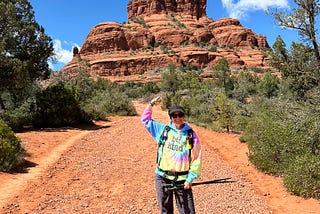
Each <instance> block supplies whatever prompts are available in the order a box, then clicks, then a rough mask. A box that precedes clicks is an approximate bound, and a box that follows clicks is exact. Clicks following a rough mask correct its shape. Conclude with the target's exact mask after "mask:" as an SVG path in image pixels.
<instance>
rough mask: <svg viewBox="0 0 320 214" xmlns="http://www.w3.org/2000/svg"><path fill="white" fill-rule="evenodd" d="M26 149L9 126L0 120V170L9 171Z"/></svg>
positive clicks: (21, 157)
mask: <svg viewBox="0 0 320 214" xmlns="http://www.w3.org/2000/svg"><path fill="white" fill-rule="evenodd" d="M25 156H26V151H25V149H24V148H23V146H22V144H21V140H20V139H19V138H17V137H16V136H15V134H14V132H13V131H12V130H11V128H10V127H9V126H8V125H7V124H5V123H4V121H2V120H0V171H9V170H10V169H12V168H13V167H15V166H17V165H19V164H20V163H21V162H22V161H23V158H24V157H25Z"/></svg>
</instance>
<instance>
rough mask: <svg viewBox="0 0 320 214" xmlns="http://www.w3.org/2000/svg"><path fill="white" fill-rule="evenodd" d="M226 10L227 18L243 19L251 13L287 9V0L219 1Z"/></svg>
mask: <svg viewBox="0 0 320 214" xmlns="http://www.w3.org/2000/svg"><path fill="white" fill-rule="evenodd" d="M221 1H222V5H223V7H224V8H226V9H227V11H228V13H229V17H232V18H236V19H244V18H246V17H247V16H248V13H250V12H251V11H257V10H263V11H264V10H267V9H268V8H287V7H289V3H288V0H239V1H236V2H234V0H221Z"/></svg>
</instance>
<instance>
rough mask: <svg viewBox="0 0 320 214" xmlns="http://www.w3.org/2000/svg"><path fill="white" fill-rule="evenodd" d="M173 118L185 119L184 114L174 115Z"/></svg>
mask: <svg viewBox="0 0 320 214" xmlns="http://www.w3.org/2000/svg"><path fill="white" fill-rule="evenodd" d="M171 117H172V118H177V117H180V118H181V117H184V113H179V114H172V115H171Z"/></svg>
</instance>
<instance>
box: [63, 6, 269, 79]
mask: <svg viewBox="0 0 320 214" xmlns="http://www.w3.org/2000/svg"><path fill="white" fill-rule="evenodd" d="M206 8H207V1H206V0H131V1H130V2H129V3H128V6H127V10H128V21H127V22H125V23H117V22H103V23H99V24H97V25H96V26H94V27H93V28H92V29H91V30H90V32H89V34H88V36H87V38H86V39H85V41H84V42H83V44H82V47H81V49H80V51H79V50H74V52H73V53H74V57H73V59H72V60H71V61H70V62H69V63H68V64H67V65H66V66H65V67H64V68H63V69H62V71H70V70H73V69H76V68H79V67H82V68H85V69H86V70H87V71H88V72H89V73H90V74H92V75H99V76H101V77H108V78H111V79H112V77H113V78H115V79H116V78H120V79H125V78H126V77H130V76H131V77H132V76H140V77H139V78H141V76H143V75H145V74H148V73H152V71H158V70H159V69H161V68H164V67H167V66H168V65H170V64H173V65H176V66H177V67H179V66H186V65H192V66H196V67H197V68H199V69H203V70H206V68H210V67H212V66H213V65H215V64H216V63H217V62H218V61H219V60H220V59H221V58H223V57H224V58H226V59H227V61H228V63H229V65H230V67H232V68H242V67H259V68H268V55H267V54H265V52H264V50H268V49H270V47H269V45H268V43H267V40H266V37H265V36H263V35H258V34H256V33H255V32H253V31H252V30H251V29H249V28H245V27H243V26H242V25H241V23H240V22H239V21H238V20H237V19H232V18H221V19H219V20H216V21H214V20H213V19H211V18H209V17H208V16H207V15H206ZM75 53H76V54H75ZM151 78H152V77H151Z"/></svg>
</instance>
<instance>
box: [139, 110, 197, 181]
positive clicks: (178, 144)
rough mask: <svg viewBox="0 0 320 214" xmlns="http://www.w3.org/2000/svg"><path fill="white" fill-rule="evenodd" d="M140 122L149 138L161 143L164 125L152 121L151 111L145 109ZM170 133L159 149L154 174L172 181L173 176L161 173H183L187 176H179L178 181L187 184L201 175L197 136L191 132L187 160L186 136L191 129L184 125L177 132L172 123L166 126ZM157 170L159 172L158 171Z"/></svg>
mask: <svg viewBox="0 0 320 214" xmlns="http://www.w3.org/2000/svg"><path fill="white" fill-rule="evenodd" d="M141 121H142V123H143V125H144V126H145V127H146V128H147V130H148V131H149V133H150V134H151V136H152V137H153V138H154V139H155V140H156V141H157V142H158V144H159V143H160V142H161V138H160V136H161V134H162V133H163V130H164V129H165V127H166V125H165V124H162V123H159V122H157V121H155V120H153V119H152V110H151V109H148V108H146V109H145V110H144V112H143V114H142V117H141ZM168 125H169V126H170V128H171V129H170V131H169V132H168V136H167V137H168V138H167V140H166V142H165V143H164V146H163V148H161V147H159V149H158V150H159V151H158V162H159V160H160V163H158V166H157V168H156V170H155V172H156V174H157V175H159V176H162V177H166V178H167V179H170V180H173V179H174V176H165V173H164V172H163V171H171V172H185V171H188V174H187V175H180V176H179V177H178V181H180V180H186V181H187V182H189V183H192V181H193V180H194V179H195V178H198V177H200V175H201V167H202V163H201V145H200V141H199V138H198V136H197V134H196V133H195V132H194V131H193V148H192V150H191V156H190V158H189V149H188V146H187V141H186V139H187V134H188V130H189V129H191V127H190V126H189V125H188V124H187V123H185V124H184V126H183V128H182V129H180V130H178V129H176V128H175V127H174V124H173V122H170V123H169V124H168ZM159 168H160V169H161V170H159Z"/></svg>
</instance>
